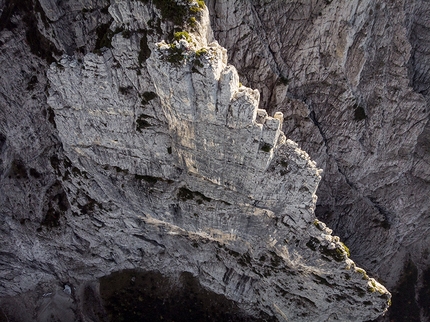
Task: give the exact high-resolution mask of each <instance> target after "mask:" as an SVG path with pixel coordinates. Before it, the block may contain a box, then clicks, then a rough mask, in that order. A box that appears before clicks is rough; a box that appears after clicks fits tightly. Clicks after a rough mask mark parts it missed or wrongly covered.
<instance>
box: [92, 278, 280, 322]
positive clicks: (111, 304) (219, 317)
mask: <svg viewBox="0 0 430 322" xmlns="http://www.w3.org/2000/svg"><path fill="white" fill-rule="evenodd" d="M100 295H101V298H102V300H103V304H104V308H105V309H106V311H107V313H108V316H109V321H118V322H120V321H127V322H131V321H140V322H144V321H148V322H149V321H151V322H153V321H164V322H173V321H175V322H182V321H183V322H193V321H196V322H197V321H199V322H201V321H223V322H228V321H235V322H236V321H237V322H241V321H243V322H245V321H273V322H275V321H277V319H276V318H274V317H269V316H265V315H264V313H262V314H261V316H260V317H255V316H246V315H245V314H244V313H243V312H242V311H241V310H240V309H239V308H238V307H237V305H236V303H235V302H233V301H230V300H228V299H227V298H226V297H224V296H222V295H219V294H216V293H214V292H211V291H208V290H206V289H204V288H203V287H202V286H201V285H200V283H199V281H198V279H197V278H195V277H193V276H192V274H191V273H188V272H184V273H182V274H181V275H180V277H179V279H178V280H176V279H175V280H173V279H171V278H168V277H165V276H163V275H162V274H160V273H158V272H139V271H136V270H124V271H121V272H115V273H113V274H111V275H109V276H106V277H103V278H101V279H100Z"/></svg>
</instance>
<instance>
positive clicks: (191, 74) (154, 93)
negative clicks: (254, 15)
mask: <svg viewBox="0 0 430 322" xmlns="http://www.w3.org/2000/svg"><path fill="white" fill-rule="evenodd" d="M157 3H158V2H155V4H157ZM174 3H175V6H177V7H178V8H176V7H175V8H176V9H180V10H188V11H189V12H192V13H193V15H191V16H190V17H188V18H189V20H188V21H187V22H186V24H187V25H188V26H187V27H183V26H182V28H185V30H182V31H180V32H178V31H177V30H175V29H174V26H175V25H176V26H179V25H180V23H179V22H178V21H176V20H175V18H173V19H172V20H171V21H168V20H169V19H166V18H168V17H166V16H165V15H166V11H165V10H166V9H165V7H163V6H162V5H160V4H159V3H158V5H155V6H154V5H152V4H151V3H146V2H145V1H143V2H142V1H122V2H118V3H113V4H112V5H110V6H109V7H108V12H109V15H110V16H111V17H112V18H113V22H112V23H109V26H108V27H109V29H106V30H105V34H102V35H101V37H99V40H97V42H98V44H99V45H100V46H99V47H100V48H97V49H96V50H94V51H93V52H85V51H84V52H83V53H82V52H76V53H70V52H69V54H66V55H63V56H62V57H61V58H59V59H58V62H54V63H52V64H51V65H50V67H49V70H48V72H47V77H48V79H49V88H48V89H47V93H48V98H47V101H48V104H49V106H50V108H52V110H53V113H54V114H53V115H54V117H55V126H56V131H57V132H55V131H53V130H52V129H50V131H52V132H54V133H58V139H59V142H61V146H62V147H61V149H62V150H61V151H62V152H61V153H64V155H61V153H51V154H50V165H51V167H52V169H54V171H55V176H53V174H51V178H52V179H51V182H50V183H49V184H48V183H44V185H43V186H44V187H46V188H44V191H45V192H46V194H45V195H44V196H45V197H43V198H47V199H48V200H46V201H44V202H40V203H39V205H40V207H41V208H43V207H46V208H43V209H39V211H38V212H37V214H36V215H35V218H27V217H25V216H24V215H23V219H24V221H23V222H18V221H17V220H16V219H15V218H13V217H7V216H5V217H4V225H3V226H2V231H4V232H5V234H7V235H8V236H10V238H9V239H8V240H6V241H4V242H3V245H2V249H3V252H4V253H3V255H2V256H3V257H2V258H3V259H4V260H3V261H2V265H3V266H4V267H5V270H4V272H6V273H5V274H4V275H3V277H2V288H0V292H1V295H2V296H14V295H17V294H20V293H23V292H26V291H28V292H29V293H26V294H27V295H26V296H28V297H29V298H32V296H33V298H32V300H33V302H35V303H39V304H43V305H42V306H43V307H44V308H46V307H49V306H50V305H51V306H52V305H54V304H53V303H55V305H60V306H61V305H62V307H63V308H67V310H69V308H70V310H71V311H73V310H75V311H74V312H76V313H71V314H70V315H69V316H73V314H76V316H75V317H74V318H75V319H79V318H81V319H85V318H88V314H89V313H88V310H85V296H84V295H85V290H86V289H87V287H88V285H92V284H91V283H96V282H95V280H96V279H97V278H100V277H102V276H105V275H108V274H110V273H111V272H113V271H117V270H121V269H131V268H133V269H135V268H139V269H142V270H148V271H153V270H158V271H159V272H161V273H162V274H165V275H171V276H175V275H178V274H180V273H183V272H189V273H191V274H193V275H194V276H196V277H197V278H198V279H199V282H200V284H201V285H202V286H203V287H205V288H207V289H209V290H212V291H214V292H216V293H218V294H223V295H225V296H226V297H227V298H228V299H230V300H233V301H235V302H236V303H237V305H238V306H239V308H241V309H242V310H243V311H244V312H247V313H252V314H255V315H257V316H258V315H260V314H261V315H263V314H264V315H265V316H275V317H276V318H277V319H278V320H280V321H282V320H294V321H329V320H339V321H360V320H362V321H365V320H371V319H374V318H376V317H377V316H379V315H381V314H382V313H383V312H384V311H385V310H386V309H387V305H388V301H389V298H390V294H389V293H388V291H387V290H386V289H385V288H384V287H383V286H382V285H380V284H379V283H378V282H377V281H375V280H374V279H372V278H369V277H368V276H367V274H366V272H365V271H364V270H362V269H360V268H358V267H356V266H355V264H354V262H352V261H351V260H350V259H349V258H348V251H347V248H346V247H345V246H344V245H343V244H342V243H341V242H340V241H339V238H338V237H335V236H332V235H331V230H330V229H328V228H327V227H326V226H325V224H323V223H322V222H320V221H318V220H316V218H315V215H314V210H315V203H316V195H315V191H316V189H317V185H318V183H319V180H320V173H321V171H320V170H319V169H318V168H317V167H316V164H315V163H314V162H313V161H311V160H310V158H309V156H308V155H307V154H306V153H305V152H304V151H302V150H301V149H299V147H298V146H297V144H296V143H294V142H293V141H291V140H289V139H287V138H286V137H285V135H284V133H283V131H282V126H283V121H284V116H283V114H282V113H275V114H274V116H273V117H270V116H269V115H268V114H267V112H266V111H265V110H263V109H259V99H260V97H259V92H258V91H256V90H252V89H250V88H248V87H245V86H243V85H241V84H240V83H239V77H238V74H237V71H236V69H235V68H234V67H233V66H231V65H228V64H227V54H226V50H225V49H224V48H222V47H221V46H220V45H218V43H217V42H216V41H214V39H213V36H212V32H211V30H210V27H209V16H208V12H207V10H206V8H205V7H204V6H201V5H200V6H199V4H198V3H194V2H174ZM46 5H47V4H44V5H42V9H43V10H44V11H46V10H47V8H46V7H45V6H46ZM50 5H52V4H51V3H50ZM54 7H55V6H54ZM51 9H52V8H51ZM57 9H58V10H57V11H58V12H57V11H56V10H48V11H49V12H50V13H51V14H52V15H53V16H49V19H50V20H53V21H55V20H56V19H60V18H59V17H60V16H61V10H60V9H59V7H57ZM188 11H187V12H188ZM55 13H57V15H55ZM187 14H188V13H187ZM192 18H194V19H192ZM174 31H176V32H174ZM170 33H171V34H172V37H166V35H168V34H170ZM163 38H164V40H162V39H163ZM76 43H78V42H76ZM102 44H104V45H105V46H102ZM109 47H112V48H109ZM66 52H67V51H66ZM47 118H49V116H47ZM10 133H11V131H8V136H7V139H6V138H5V139H4V140H2V141H3V142H7V143H2V145H4V144H7V146H6V148H7V147H8V146H10V145H11V137H12V136H11V134H10ZM57 149H60V147H58V146H57ZM35 150H36V151H37V148H35ZM30 152H31V151H30ZM39 152H40V151H39ZM59 156H60V157H59ZM28 162H29V161H28V160H26V162H21V161H19V160H18V161H16V162H15V163H13V164H12V165H11V166H10V168H9V170H8V171H9V173H11V177H12V176H15V177H17V176H19V177H20V178H17V179H22V178H23V179H25V177H28V174H27V173H28V172H29V171H30V170H27V169H26V166H25V164H28ZM35 171H36V170H35ZM31 173H33V174H34V176H35V177H37V176H36V173H35V172H34V171H33V172H31V171H30V174H31ZM11 179H12V178H11ZM27 179H28V178H27ZM11 195H12V194H10V193H9V194H8V196H11ZM42 214H43V217H42V218H40V216H41V215H42ZM20 225H21V226H20ZM23 231H24V232H25V234H26V236H27V237H26V238H23ZM12 238H15V240H17V241H18V242H17V243H14V242H13V240H12ZM58 282H61V283H64V284H65V286H64V285H62V286H61V287H59V286H58V285H57V286H53V283H54V284H55V283H58ZM35 288H36V290H37V291H36V293H34V292H35V291H34V289H35ZM31 290H33V291H31ZM32 292H33V293H32ZM34 294H43V295H45V297H43V298H42V299H35V298H34V296H35V295H34ZM22 296H24V295H22ZM8 301H9V302H8ZM8 301H4V302H3V303H6V304H10V303H12V302H10V301H13V300H10V299H9V300H8ZM58 303H60V304H58ZM6 307H7V306H6ZM72 308H73V309H72ZM76 308H77V309H76ZM28 310H30V311H31V310H36V311H37V314H39V315H40V317H39V319H43V317H44V316H45V315H43V314H44V312H45V311H43V310H40V308H39V309H38V308H30V309H28ZM6 311H7V310H6ZM48 312H49V310H48ZM8 313H9V311H7V312H6V313H5V314H8ZM71 319H72V320H73V318H71ZM63 320H64V319H63Z"/></svg>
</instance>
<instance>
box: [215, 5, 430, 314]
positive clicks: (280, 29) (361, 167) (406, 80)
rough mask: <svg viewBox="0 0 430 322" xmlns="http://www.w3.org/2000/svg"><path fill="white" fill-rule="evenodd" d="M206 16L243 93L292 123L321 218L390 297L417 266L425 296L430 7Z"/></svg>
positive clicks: (248, 8) (246, 9)
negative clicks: (312, 168) (315, 170)
mask: <svg viewBox="0 0 430 322" xmlns="http://www.w3.org/2000/svg"><path fill="white" fill-rule="evenodd" d="M207 5H208V7H209V10H210V12H211V23H212V26H213V30H214V34H215V37H216V39H218V41H219V42H220V44H221V45H222V46H224V47H226V48H227V50H228V52H229V53H231V55H230V56H229V62H230V63H232V64H234V65H235V66H236V68H237V69H238V72H239V75H240V77H241V80H242V82H243V83H244V84H246V85H248V86H252V87H255V88H258V89H259V90H260V91H261V92H262V95H261V101H260V107H262V108H265V109H267V110H268V111H269V113H270V112H272V111H274V110H280V111H282V112H283V113H284V123H283V124H284V125H283V130H284V132H285V134H286V136H287V137H288V138H291V139H293V140H295V141H296V142H298V144H299V146H300V147H301V148H303V149H304V150H306V151H307V152H308V153H309V154H310V156H311V157H312V158H313V159H314V160H316V162H317V164H318V166H319V167H321V168H323V169H324V172H323V176H322V181H321V184H320V186H319V189H318V191H317V194H318V203H317V209H316V213H317V216H318V217H319V219H321V220H323V221H325V222H326V223H328V224H329V226H331V227H332V228H334V231H335V232H336V233H337V234H339V235H340V236H341V237H342V238H343V239H344V240H345V242H346V243H347V244H348V246H349V247H350V249H351V252H352V257H353V258H354V259H355V260H357V261H358V262H360V263H363V265H364V266H365V267H366V268H368V269H369V270H371V271H372V272H375V273H376V274H377V275H378V277H379V278H380V279H381V280H384V281H385V282H386V283H387V285H389V286H390V287H392V288H396V287H397V285H398V284H399V283H400V280H401V276H402V275H403V273H402V271H403V269H404V265H405V263H407V262H409V261H410V260H411V261H412V262H413V263H414V265H416V267H417V270H418V272H419V273H418V274H417V275H418V277H417V281H416V282H414V283H416V286H417V287H419V286H420V285H422V284H423V283H424V281H423V280H422V279H421V278H422V277H421V276H423V272H424V271H425V270H427V269H428V267H429V266H430V263H429V260H430V258H429V256H428V254H429V244H430V241H429V237H428V236H429V235H428V232H427V227H428V225H429V217H428V209H429V200H428V198H427V196H428V194H429V183H428V181H429V180H428V171H429V166H428V165H429V162H428V161H427V159H428V155H429V154H428V142H427V141H428V135H427V134H428V129H427V128H428V117H429V109H428V101H429V96H428V81H427V79H428V77H429V75H428V68H427V67H426V66H427V65H428V43H429V39H430V36H429V35H430V34H429V28H428V27H429V21H428V15H427V14H426V13H427V12H428V6H429V4H428V2H426V1H408V2H404V1H394V2H391V3H389V4H388V3H383V2H378V1H377V2H374V1H349V2H345V3H340V2H333V1H325V2H324V1H291V2H288V3H285V2H280V1H270V2H269V1H254V2H252V4H251V3H249V2H248V1H241V0H238V1H215V0H214V1H212V0H209V1H207ZM237 8H241V9H242V10H234V9H237ZM221 11H225V12H229V13H231V14H229V15H221V14H219V12H221ZM276 12H282V14H276ZM287 80H288V82H287ZM287 83H288V86H286V84H287ZM375 245H377V246H375ZM398 292H400V293H401V292H402V290H401V289H399V290H398ZM416 295H417V296H416V298H418V294H417V293H416ZM394 302H395V301H393V305H396V304H395V303H394ZM398 302H399V301H398ZM417 305H419V304H418V303H417ZM420 314H421V318H422V319H428V316H427V314H426V313H425V311H421V313H419V312H418V315H420ZM390 319H396V317H395V316H392V317H391V318H390Z"/></svg>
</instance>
